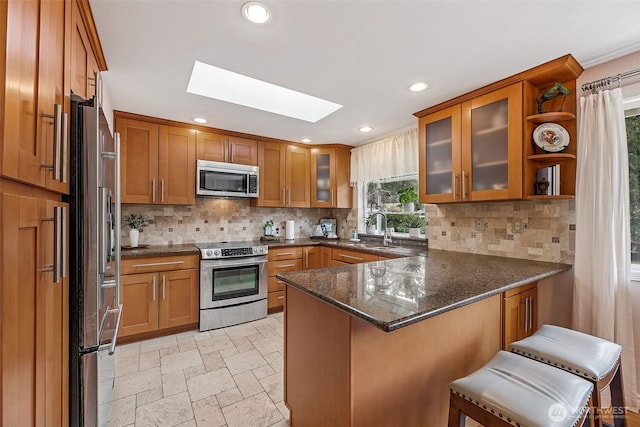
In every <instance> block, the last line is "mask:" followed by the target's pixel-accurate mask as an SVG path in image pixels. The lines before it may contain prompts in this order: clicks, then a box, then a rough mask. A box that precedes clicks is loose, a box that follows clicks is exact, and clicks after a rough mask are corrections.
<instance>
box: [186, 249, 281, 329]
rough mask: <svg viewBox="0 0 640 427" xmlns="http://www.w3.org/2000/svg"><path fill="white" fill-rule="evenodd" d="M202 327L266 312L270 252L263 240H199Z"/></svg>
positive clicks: (241, 320)
mask: <svg viewBox="0 0 640 427" xmlns="http://www.w3.org/2000/svg"><path fill="white" fill-rule="evenodd" d="M196 246H197V247H198V248H199V249H200V260H201V261H200V330H201V331H207V330H209V329H216V328H223V327H225V326H231V325H237V324H239V323H244V322H250V321H252V320H257V319H262V318H263V317H266V316H267V253H268V251H269V248H268V247H267V246H266V245H263V244H261V243H260V242H216V243H198V244H196Z"/></svg>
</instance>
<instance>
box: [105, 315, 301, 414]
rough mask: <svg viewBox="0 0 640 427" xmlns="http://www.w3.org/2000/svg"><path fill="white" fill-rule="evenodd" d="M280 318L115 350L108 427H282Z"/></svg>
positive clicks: (125, 346)
mask: <svg viewBox="0 0 640 427" xmlns="http://www.w3.org/2000/svg"><path fill="white" fill-rule="evenodd" d="M282 322H283V315H282V313H277V314H272V315H269V316H268V317H267V318H265V319H261V320H257V321H255V322H250V323H245V324H242V325H236V326H231V327H228V328H224V329H216V330H212V331H207V332H199V331H193V332H186V333H182V334H177V335H172V336H168V337H162V338H156V339H151V340H147V341H142V342H138V343H133V344H127V345H123V346H120V347H118V349H117V352H116V360H115V363H116V367H115V369H116V379H115V384H114V390H113V401H112V403H111V416H110V419H109V424H108V425H109V427H143V426H154V427H155V426H167V427H169V426H180V427H194V426H207V427H236V426H241V427H252V426H255V427H270V426H271V427H286V426H288V424H287V419H288V417H289V411H288V410H287V408H286V407H285V405H284V402H283V372H282V371H283V366H282V365H283V328H282Z"/></svg>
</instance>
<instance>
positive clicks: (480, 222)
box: [476, 219, 484, 231]
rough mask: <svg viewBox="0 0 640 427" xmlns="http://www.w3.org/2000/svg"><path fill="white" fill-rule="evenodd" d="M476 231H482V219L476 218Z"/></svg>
mask: <svg viewBox="0 0 640 427" xmlns="http://www.w3.org/2000/svg"><path fill="white" fill-rule="evenodd" d="M476 231H484V221H482V220H481V219H476Z"/></svg>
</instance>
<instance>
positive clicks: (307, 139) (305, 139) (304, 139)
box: [300, 138, 311, 143]
mask: <svg viewBox="0 0 640 427" xmlns="http://www.w3.org/2000/svg"><path fill="white" fill-rule="evenodd" d="M300 141H302V142H304V143H309V142H311V140H310V139H309V138H302V139H301V140H300Z"/></svg>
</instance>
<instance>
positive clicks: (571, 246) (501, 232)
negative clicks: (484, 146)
mask: <svg viewBox="0 0 640 427" xmlns="http://www.w3.org/2000/svg"><path fill="white" fill-rule="evenodd" d="M426 218H427V222H428V225H427V227H426V236H427V238H428V239H429V247H430V248H433V249H444V250H449V251H457V252H470V253H478V254H483V255H497V256H504V257H511V258H525V259H531V260H537V261H551V262H562V263H567V264H573V260H574V254H575V233H576V232H575V223H576V219H575V218H576V215H575V202H574V200H535V201H515V202H491V203H459V204H443V205H427V206H426ZM515 223H519V229H518V227H515V230H514V224H515Z"/></svg>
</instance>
